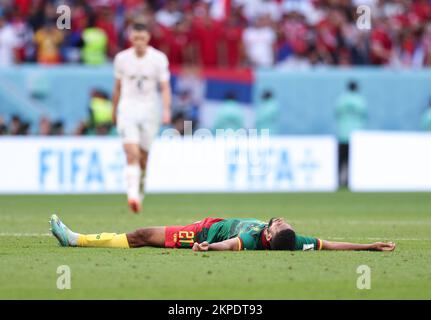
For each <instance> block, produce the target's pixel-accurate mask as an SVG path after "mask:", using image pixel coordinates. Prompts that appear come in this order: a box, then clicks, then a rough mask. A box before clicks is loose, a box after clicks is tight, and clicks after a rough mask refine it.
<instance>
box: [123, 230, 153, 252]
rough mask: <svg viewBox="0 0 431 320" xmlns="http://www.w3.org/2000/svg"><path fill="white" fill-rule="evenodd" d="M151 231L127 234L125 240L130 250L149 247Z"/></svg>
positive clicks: (137, 231)
mask: <svg viewBox="0 0 431 320" xmlns="http://www.w3.org/2000/svg"><path fill="white" fill-rule="evenodd" d="M151 235H152V231H151V229H137V230H136V231H135V232H132V233H129V234H127V240H128V241H129V246H130V247H131V248H139V247H143V246H147V245H149V241H150V239H151Z"/></svg>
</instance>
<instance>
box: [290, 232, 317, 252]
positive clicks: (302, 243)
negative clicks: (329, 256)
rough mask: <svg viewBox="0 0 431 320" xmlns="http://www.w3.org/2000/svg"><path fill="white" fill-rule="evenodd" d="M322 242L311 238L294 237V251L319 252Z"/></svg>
mask: <svg viewBox="0 0 431 320" xmlns="http://www.w3.org/2000/svg"><path fill="white" fill-rule="evenodd" d="M321 249H322V240H320V239H317V238H313V237H304V236H301V235H296V237H295V250H302V251H307V250H321Z"/></svg>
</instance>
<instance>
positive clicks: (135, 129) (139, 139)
mask: <svg viewBox="0 0 431 320" xmlns="http://www.w3.org/2000/svg"><path fill="white" fill-rule="evenodd" d="M149 110H152V113H151V114H148V113H147V114H144V113H143V114H140V112H139V113H135V112H133V113H130V112H122V111H121V109H120V106H119V113H118V120H117V129H118V134H119V135H120V137H121V139H122V140H123V144H126V143H130V144H137V145H139V147H140V148H141V149H142V150H145V151H147V152H148V151H149V150H150V147H151V144H152V143H153V141H154V139H155V138H156V136H157V134H158V133H159V130H160V117H159V113H158V112H157V111H153V110H154V109H153V108H151V109H149Z"/></svg>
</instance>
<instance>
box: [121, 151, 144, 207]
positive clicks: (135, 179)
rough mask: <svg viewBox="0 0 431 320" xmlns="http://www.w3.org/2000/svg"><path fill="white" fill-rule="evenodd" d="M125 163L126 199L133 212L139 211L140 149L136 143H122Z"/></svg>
mask: <svg viewBox="0 0 431 320" xmlns="http://www.w3.org/2000/svg"><path fill="white" fill-rule="evenodd" d="M124 152H125V153H126V159H127V165H126V168H125V178H126V188H127V199H128V203H129V207H130V209H131V210H132V211H133V212H135V213H136V212H139V211H140V207H141V204H140V203H141V202H140V196H139V187H140V179H141V166H140V151H139V145H138V144H132V143H126V144H124Z"/></svg>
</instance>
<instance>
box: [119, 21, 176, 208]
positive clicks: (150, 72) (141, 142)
mask: <svg viewBox="0 0 431 320" xmlns="http://www.w3.org/2000/svg"><path fill="white" fill-rule="evenodd" d="M150 38H151V35H150V32H149V31H148V29H147V27H146V25H145V24H144V23H143V22H142V21H139V20H136V21H135V22H134V23H133V25H132V29H131V33H130V41H131V43H132V47H131V48H129V49H126V50H124V51H121V52H119V53H118V54H117V55H116V57H115V59H114V72H115V87H114V92H113V95H112V97H113V120H114V123H116V124H117V128H118V132H119V134H120V136H121V138H122V140H123V146H124V151H125V153H126V158H127V166H126V168H125V178H126V187H127V198H128V203H129V207H130V209H131V210H132V211H133V212H134V213H138V212H139V211H140V210H141V204H142V200H143V199H144V187H145V175H146V167H147V159H148V153H149V150H150V146H151V143H152V142H153V140H154V138H155V137H156V135H157V133H158V131H159V127H160V112H159V108H158V89H159V88H160V92H161V97H162V104H163V112H162V122H163V124H164V125H167V124H169V123H170V121H171V100H172V94H171V87H170V83H169V80H170V73H169V62H168V59H167V57H166V55H165V54H164V53H162V52H161V51H159V50H157V49H155V48H153V47H151V46H149V44H148V43H149V41H150Z"/></svg>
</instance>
